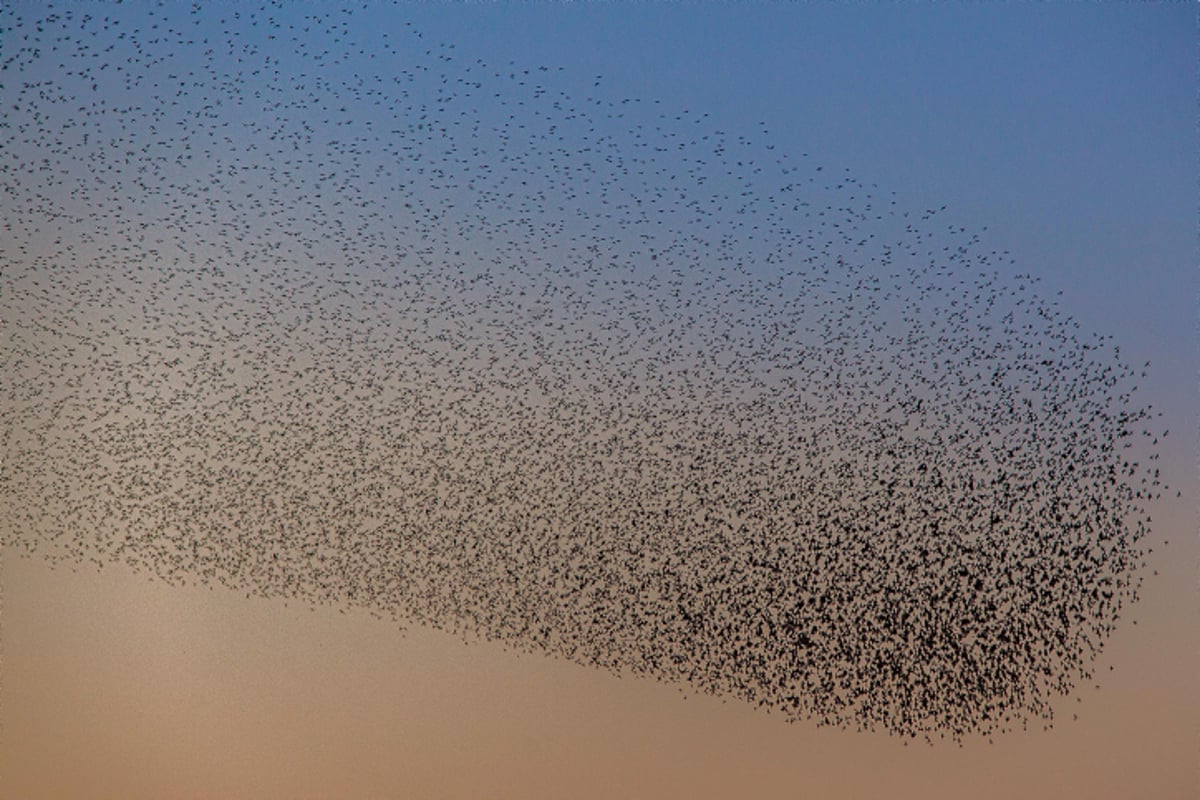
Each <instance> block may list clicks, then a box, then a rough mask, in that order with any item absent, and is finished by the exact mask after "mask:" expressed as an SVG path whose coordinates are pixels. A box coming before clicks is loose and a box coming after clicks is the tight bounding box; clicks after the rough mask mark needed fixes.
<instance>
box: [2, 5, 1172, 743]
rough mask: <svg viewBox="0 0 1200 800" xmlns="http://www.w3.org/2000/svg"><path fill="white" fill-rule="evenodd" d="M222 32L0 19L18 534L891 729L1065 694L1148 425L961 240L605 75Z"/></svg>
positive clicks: (1158, 485) (8, 434) (317, 29)
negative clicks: (619, 88)
mask: <svg viewBox="0 0 1200 800" xmlns="http://www.w3.org/2000/svg"><path fill="white" fill-rule="evenodd" d="M238 9H239V10H237V11H228V10H227V11H226V12H224V14H223V15H222V14H221V13H209V12H208V11H206V12H204V13H201V12H200V10H199V9H197V8H187V7H185V6H183V5H178V6H174V5H168V6H166V7H159V8H154V7H149V6H137V5H136V4H134V5H132V6H110V7H104V8H102V9H86V8H83V7H77V6H74V5H69V4H68V5H63V6H42V5H40V4H39V5H37V6H33V5H30V6H20V7H18V8H17V9H16V10H10V11H7V12H5V15H6V22H5V28H6V30H7V31H8V33H9V37H10V38H9V39H8V40H7V41H9V42H10V43H11V44H10V46H8V47H6V49H5V58H4V61H3V63H2V64H0V70H2V71H3V75H4V87H5V88H4V102H5V107H4V109H3V111H2V112H0V114H2V115H3V117H2V119H3V123H4V124H3V125H2V126H0V153H3V154H4V155H3V157H2V158H0V188H2V189H3V192H0V210H2V213H0V219H3V223H2V225H3V236H2V237H0V263H2V268H0V342H2V343H0V358H2V361H0V363H2V367H0V392H2V397H3V402H0V435H2V436H3V441H4V453H5V457H4V469H3V471H0V509H3V510H2V511H0V532H2V533H3V536H4V543H5V544H6V546H10V547H14V548H16V549H17V550H18V551H19V552H22V553H26V554H28V555H30V556H31V557H38V558H42V559H45V560H47V561H51V562H55V563H57V562H59V561H66V562H69V563H71V564H75V565H80V564H87V563H94V564H95V565H96V566H97V567H98V568H99V567H101V566H103V565H104V564H112V563H121V564H127V565H129V566H131V567H133V568H135V569H137V570H139V571H143V572H148V573H152V574H154V575H156V576H158V577H159V578H161V579H162V580H165V581H167V582H168V583H172V584H199V585H207V586H209V587H226V588H228V589H230V590H236V591H238V592H242V593H245V594H247V595H250V596H260V597H268V598H274V599H279V600H282V601H301V602H302V603H309V604H312V605H327V606H331V607H336V608H338V609H341V610H343V611H344V610H347V609H349V608H352V607H357V608H366V609H368V610H370V611H372V612H373V613H377V614H379V615H383V616H386V617H388V618H390V619H392V620H394V622H395V623H396V626H397V629H402V628H403V627H404V626H407V625H414V624H415V625H427V626H432V627H435V628H438V629H441V630H444V631H448V632H451V633H454V634H456V635H459V636H461V637H463V638H464V639H467V640H471V639H486V640H490V641H496V642H500V643H503V644H504V645H505V646H507V647H510V648H512V649H513V650H514V651H521V652H540V653H546V654H549V655H552V656H554V657H557V658H561V659H565V660H568V661H571V662H575V663H578V664H580V665H585V666H590V667H599V668H602V669H606V670H610V671H612V672H614V673H616V674H635V675H642V676H647V677H650V678H652V679H656V680H659V681H663V682H665V683H668V684H672V685H675V686H677V687H679V688H680V691H681V692H682V693H685V694H688V693H695V692H703V693H708V694H714V695H719V696H722V697H725V698H729V699H734V700H738V701H741V702H745V703H748V704H751V705H755V706H758V707H762V708H764V709H768V710H772V711H775V712H779V713H781V714H783V715H784V717H785V718H786V719H788V720H789V721H790V722H805V721H808V722H811V723H812V724H816V725H832V726H838V727H843V728H848V729H856V730H861V731H883V732H886V733H888V734H891V735H896V736H900V737H904V738H905V739H908V738H914V737H924V738H925V739H927V740H933V739H934V738H950V739H955V740H960V739H962V738H963V737H965V736H969V735H978V736H984V737H990V736H992V735H993V734H996V733H1002V732H1006V731H1011V730H1014V729H1019V728H1022V727H1024V726H1026V725H1027V724H1029V723H1031V722H1041V723H1046V724H1049V723H1050V722H1051V721H1052V719H1053V708H1054V702H1055V701H1056V700H1057V699H1059V698H1062V697H1065V696H1068V695H1069V694H1070V693H1071V692H1072V690H1073V688H1074V686H1076V685H1081V684H1082V682H1083V681H1085V680H1088V679H1091V677H1092V670H1093V667H1094V664H1095V661H1096V658H1097V656H1098V655H1099V653H1100V652H1101V650H1102V647H1103V644H1104V642H1105V641H1106V640H1107V639H1108V638H1109V637H1110V636H1111V635H1112V633H1113V631H1114V630H1116V626H1117V622H1118V620H1119V618H1120V617H1121V616H1122V615H1123V614H1124V613H1125V612H1126V610H1127V609H1128V608H1129V606H1130V605H1131V604H1132V603H1133V602H1134V601H1135V600H1136V599H1137V592H1138V589H1139V586H1140V583H1141V575H1142V573H1143V572H1144V570H1145V567H1146V559H1147V557H1148V551H1147V548H1146V547H1145V544H1144V542H1145V541H1146V538H1147V535H1148V532H1149V530H1150V528H1149V526H1150V516H1149V506H1150V503H1151V502H1152V501H1153V500H1154V499H1157V497H1158V496H1159V495H1160V494H1161V492H1162V491H1163V490H1165V489H1166V488H1167V487H1166V485H1165V483H1164V482H1163V481H1162V480H1161V479H1160V477H1159V474H1158V471H1157V470H1156V469H1155V463H1154V462H1155V461H1156V453H1157V450H1156V449H1155V448H1156V447H1157V446H1158V442H1159V440H1160V439H1162V438H1165V437H1166V436H1167V433H1168V432H1167V431H1166V430H1163V431H1161V432H1157V431H1156V429H1155V427H1154V426H1155V425H1156V423H1155V420H1156V419H1157V412H1156V411H1155V410H1154V408H1153V406H1152V405H1150V404H1148V403H1145V402H1143V401H1141V400H1139V397H1140V394H1139V390H1138V389H1137V388H1136V387H1137V383H1136V382H1135V379H1136V378H1138V377H1139V374H1140V371H1139V373H1138V374H1135V370H1134V369H1132V368H1131V367H1130V366H1129V365H1128V364H1127V363H1125V362H1124V361H1123V360H1122V357H1121V354H1120V350H1119V347H1118V346H1117V345H1116V344H1115V343H1114V342H1112V341H1111V340H1110V339H1109V337H1107V336H1105V335H1102V334H1098V333H1096V334H1089V333H1086V332H1085V331H1083V330H1082V329H1081V328H1080V325H1079V323H1078V322H1077V321H1075V320H1073V319H1072V318H1071V317H1070V316H1069V315H1068V314H1067V313H1066V311H1065V310H1064V307H1063V305H1062V304H1063V303H1065V298H1062V297H1060V295H1061V293H1059V295H1055V297H1054V298H1047V297H1045V296H1044V295H1043V294H1042V292H1041V290H1040V288H1039V280H1038V278H1037V277H1036V276H1034V275H1023V274H1018V273H1015V272H1013V269H1012V266H1013V259H1012V257H1011V255H1010V254H1009V253H1008V251H1006V250H1004V249H1003V247H1002V245H997V246H992V245H990V244H989V241H990V239H989V238H988V237H989V234H987V233H986V228H981V229H978V230H976V229H973V228H969V227H967V226H965V225H962V224H959V223H957V222H954V221H953V220H952V214H953V212H952V211H951V210H950V209H948V208H947V207H946V206H938V207H936V208H930V207H917V206H912V207H907V206H906V205H905V204H904V200H903V198H902V197H901V196H899V195H898V194H897V193H895V192H889V191H887V190H884V189H880V187H879V186H877V185H876V184H875V183H873V182H871V181H870V180H869V179H865V178H860V177H858V176H857V175H855V174H854V172H853V171H852V170H851V169H849V168H842V169H839V168H837V167H836V166H831V165H828V164H814V163H813V161H812V160H811V158H810V156H809V155H808V154H807V153H802V154H801V155H800V156H799V157H797V158H792V157H790V156H789V155H788V144H787V143H786V142H780V141H778V140H776V139H774V138H773V137H772V136H771V134H770V132H769V131H767V130H766V128H765V126H762V125H759V126H757V127H756V126H753V125H751V126H748V129H747V130H744V131H735V130H728V131H727V130H723V129H720V128H718V127H716V126H715V124H714V123H713V122H712V121H710V118H709V116H708V114H706V113H704V112H702V111H693V110H686V109H672V108H671V107H670V103H669V102H668V101H665V100H659V99H653V98H639V97H625V98H617V99H613V97H612V93H611V92H610V91H609V90H608V88H607V85H606V84H605V83H604V80H603V76H600V77H598V78H594V79H593V82H592V85H591V87H590V88H591V89H596V90H597V91H594V92H587V94H586V95H585V96H580V95H579V94H578V90H574V89H572V87H573V86H577V85H579V84H576V83H573V80H574V79H573V77H572V75H571V73H570V71H569V70H567V69H565V68H564V67H557V66H555V65H544V64H532V63H531V64H519V63H515V62H512V63H508V64H490V63H486V62H485V61H484V60H483V59H481V58H477V57H474V56H473V55H471V54H466V55H463V54H462V53H460V52H458V50H457V49H456V46H455V43H453V42H448V43H438V42H434V41H432V37H430V36H427V35H426V34H424V33H423V32H421V31H420V30H418V29H417V28H416V27H415V26H413V25H412V24H411V23H407V22H404V21H402V20H399V19H393V18H392V17H391V16H390V15H384V17H382V18H381V17H380V16H379V15H378V14H372V13H369V12H368V11H366V10H362V9H360V10H354V9H349V8H347V9H344V10H341V11H339V12H337V13H334V12H329V11H323V10H321V9H320V8H307V7H306V8H305V9H304V11H305V12H307V13H305V14H304V15H303V16H298V15H295V14H292V13H284V12H283V10H282V9H281V7H280V6H279V4H276V3H262V4H257V5H256V4H253V3H248V4H246V5H243V6H239V7H238ZM392 13H395V12H392ZM1138 459H1140V460H1138Z"/></svg>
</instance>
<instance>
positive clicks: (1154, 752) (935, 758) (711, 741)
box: [0, 3, 1200, 800]
mask: <svg viewBox="0 0 1200 800" xmlns="http://www.w3.org/2000/svg"><path fill="white" fill-rule="evenodd" d="M304 8H305V6H304V5H302V4H298V5H297V6H296V8H295V10H292V11H290V12H288V13H292V14H295V15H297V19H298V18H299V16H300V15H302V14H303V9H304ZM371 13H379V14H380V17H381V20H384V22H383V23H382V24H399V23H398V22H396V21H395V20H411V21H412V22H413V24H414V26H415V27H416V28H418V29H420V30H421V31H423V32H424V35H425V36H426V37H427V39H428V40H430V41H433V42H440V43H447V44H454V45H455V47H456V51H457V53H458V54H459V55H460V57H463V56H465V55H470V56H474V57H477V58H480V59H483V60H484V61H486V62H488V63H489V64H493V65H503V64H507V63H508V62H510V61H511V62H514V63H515V64H516V65H518V66H521V65H524V66H525V67H534V66H537V65H549V66H553V67H560V66H561V67H563V70H562V72H559V73H555V77H554V80H555V81H557V82H558V83H557V85H558V86H560V87H563V88H564V89H565V90H566V91H568V92H569V93H570V94H572V95H573V96H577V97H588V96H596V97H600V98H609V99H612V100H619V99H621V98H626V97H639V98H643V99H645V100H661V101H662V104H663V106H664V107H665V108H674V109H688V110H690V111H692V112H697V113H707V114H708V115H709V120H708V122H709V124H711V125H712V126H713V127H718V128H721V129H723V130H726V131H730V132H734V133H737V132H742V131H745V132H747V133H752V132H755V131H758V130H760V123H765V127H766V129H767V130H768V131H769V138H770V141H772V142H774V143H775V145H776V147H778V148H780V149H782V150H785V151H787V152H789V153H791V154H792V155H793V156H795V157H799V156H800V154H802V153H806V154H808V156H807V158H808V159H809V160H811V161H814V162H815V163H818V164H823V165H826V168H827V169H836V170H841V169H843V168H850V169H851V170H852V172H853V173H854V174H855V175H856V176H858V177H859V178H860V179H861V180H864V181H867V182H871V183H876V184H878V185H879V186H880V187H881V188H882V189H885V190H888V191H893V192H895V193H896V195H897V199H898V200H899V201H900V202H901V203H902V204H904V205H907V206H908V207H911V208H913V209H921V208H927V207H935V208H936V207H940V206H942V205H945V206H947V210H946V212H944V213H945V214H946V215H947V217H948V220H949V222H950V223H953V224H960V225H963V226H965V227H967V228H970V229H972V230H978V229H980V228H983V227H986V228H987V232H986V234H985V245H986V246H987V247H988V248H996V249H1003V250H1008V251H1010V252H1011V254H1012V257H1013V259H1014V262H1015V263H1014V264H1012V265H1008V266H1006V267H1005V268H1006V269H1009V270H1011V272H1012V273H1013V274H1016V273H1031V274H1033V275H1035V276H1037V277H1038V278H1040V279H1041V282H1042V283H1041V287H1042V291H1044V292H1045V293H1047V294H1049V293H1054V292H1057V291H1059V290H1061V291H1062V292H1063V296H1062V298H1060V303H1061V304H1062V306H1063V307H1064V309H1065V310H1066V311H1067V313H1069V314H1071V315H1072V316H1073V317H1074V318H1076V319H1077V320H1079V322H1080V324H1081V326H1082V327H1083V328H1084V329H1086V330H1090V331H1096V332H1099V333H1104V334H1110V335H1112V336H1113V338H1114V340H1115V341H1116V342H1118V343H1119V344H1120V345H1121V347H1122V355H1123V357H1124V358H1125V359H1126V360H1127V361H1128V362H1129V363H1132V364H1138V365H1140V364H1141V363H1143V362H1145V361H1150V362H1151V369H1150V372H1149V375H1148V377H1147V378H1146V379H1145V380H1144V381H1143V384H1142V389H1143V390H1145V397H1146V399H1147V400H1148V401H1149V402H1151V403H1153V404H1154V406H1155V407H1156V408H1157V409H1159V410H1160V411H1162V412H1163V426H1164V427H1167V428H1170V429H1171V431H1172V433H1171V437H1170V438H1169V439H1168V440H1167V441H1166V444H1165V446H1164V449H1163V451H1162V469H1163V472H1164V475H1165V476H1166V478H1167V480H1168V482H1169V483H1170V484H1171V485H1172V487H1174V488H1177V489H1179V490H1181V492H1182V497H1180V498H1178V499H1176V498H1174V492H1172V493H1171V495H1172V496H1171V497H1170V498H1164V500H1163V501H1161V503H1159V504H1157V505H1156V506H1154V507H1153V509H1152V514H1153V518H1154V523H1155V524H1154V531H1153V539H1154V542H1155V543H1158V542H1167V541H1168V540H1169V544H1165V545H1158V544H1156V546H1155V550H1156V552H1155V554H1154V555H1153V556H1152V558H1151V563H1150V567H1151V568H1152V569H1153V570H1157V573H1158V574H1157V575H1154V576H1148V577H1147V582H1146V584H1145V587H1144V588H1143V590H1142V601H1141V602H1140V603H1139V604H1138V605H1137V606H1136V607H1135V608H1134V611H1133V614H1132V617H1134V618H1136V620H1137V624H1136V625H1132V624H1129V623H1130V622H1131V620H1130V619H1129V618H1127V619H1126V620H1124V622H1125V624H1124V625H1123V627H1121V628H1120V629H1119V630H1118V632H1117V633H1116V634H1115V635H1114V637H1113V638H1112V640H1111V641H1110V643H1109V645H1108V647H1107V649H1106V650H1105V653H1104V655H1103V656H1102V659H1101V661H1100V663H1099V665H1098V673H1097V674H1098V684H1099V688H1093V687H1091V686H1088V687H1083V688H1082V689H1081V690H1080V691H1079V693H1078V697H1079V701H1080V702H1078V703H1077V702H1076V699H1075V698H1070V699H1068V700H1067V701H1066V702H1064V703H1062V704H1061V705H1060V714H1059V718H1058V719H1057V720H1056V725H1055V727H1054V729H1053V730H1051V731H1048V732H1047V731H1043V730H1042V729H1041V728H1040V726H1032V727H1031V730H1029V731H1026V732H1015V733H1010V734H1006V735H1003V736H998V737H996V739H995V741H994V742H993V743H988V742H987V741H983V740H979V739H968V740H967V741H965V742H964V743H963V745H962V746H961V747H960V746H957V745H955V744H951V743H937V744H934V745H933V746H926V745H924V744H915V745H909V746H907V747H905V746H902V743H901V742H900V741H899V740H898V739H896V738H893V737H889V736H887V735H886V734H884V733H878V734H863V733H855V732H853V731H841V730H836V729H828V728H817V727H815V726H812V725H808V724H806V723H804V722H800V723H796V724H787V723H786V722H785V721H784V720H783V719H782V718H781V717H779V716H772V715H769V714H766V713H764V712H760V711H755V710H753V709H750V708H745V707H743V706H742V705H741V704H738V703H734V702H729V703H723V702H721V701H720V700H719V699H714V698H710V697H699V698H697V697H694V696H690V695H689V696H688V697H687V699H686V700H684V699H683V694H686V693H681V692H680V691H679V690H678V689H676V688H674V687H670V686H664V685H660V684H656V683H653V682H651V681H647V680H643V679H635V678H630V677H624V678H616V677H613V676H610V675H608V674H606V673H602V672H599V671H596V670H592V669H587V668H584V667H579V666H576V665H572V664H568V663H565V662H562V661H555V660H552V659H549V658H545V657H542V656H538V655H529V654H514V653H512V652H508V651H506V650H505V649H503V648H502V647H499V646H497V645H492V644H474V645H470V646H467V645H464V644H462V643H461V642H459V641H458V640H456V639H455V638H453V637H450V636H446V635H444V634H439V633H436V632H432V631H426V630H423V629H416V630H410V631H407V632H406V633H404V634H399V633H397V631H396V630H395V626H394V625H393V624H392V623H390V622H388V621H382V620H377V619H373V618H372V617H371V616H370V615H368V614H366V613H363V612H347V613H342V612H340V611H338V610H336V609H329V608H318V609H316V610H315V611H314V610H309V609H308V608H305V607H297V604H295V603H292V604H289V605H285V604H284V603H283V602H281V601H268V600H262V599H247V598H245V597H244V596H242V595H240V594H235V593H231V592H229V591H228V590H225V589H223V588H221V587H217V588H216V589H211V590H210V589H207V588H195V587H191V588H188V587H184V588H180V587H167V586H164V585H163V583H161V582H160V581H155V580H152V579H149V578H148V577H147V576H146V575H145V574H134V573H133V572H132V571H131V570H129V569H128V568H125V567H121V566H113V565H109V566H106V567H105V568H104V569H103V570H99V571H98V570H97V569H96V568H95V567H93V566H92V565H80V566H79V567H78V568H75V569H73V568H72V567H70V566H67V565H60V566H58V567H57V568H56V569H50V568H48V567H47V566H45V565H44V564H43V563H41V562H40V561H38V560H28V559H23V558H19V557H17V556H16V554H15V553H14V552H13V551H12V550H11V549H6V551H5V552H4V560H3V565H2V569H3V572H2V577H3V583H2V590H3V606H2V607H0V625H2V631H0V633H2V637H3V638H2V640H0V643H2V646H3V673H2V676H0V678H2V684H0V720H2V722H3V733H2V736H3V739H2V740H0V741H2V746H0V794H4V795H5V796H13V797H30V798H36V797H145V798H152V797H164V796H178V797H189V796H195V797H247V798H250V797H260V798H270V797H279V798H285V797H313V798H316V797H330V798H332V797H402V796H406V797H514V798H515V797H596V798H601V797H614V796H615V797H643V796H644V797H664V796H687V797H714V798H715V797H729V796H738V795H741V796H748V797H814V798H816V797H820V798H841V797H846V798H849V797H877V796H887V797H894V798H942V797H945V798H951V797H963V796H971V797H981V798H983V797H996V798H1001V797H1014V796H1028V797H1042V796H1044V797H1051V796H1052V797H1062V798H1114V800H1115V799H1116V798H1136V797H1146V798H1191V797H1195V796H1196V794H1197V792H1198V791H1200V776H1198V771H1197V767H1196V764H1198V763H1200V690H1198V689H1197V686H1196V681H1195V675H1196V674H1200V659H1198V657H1197V653H1198V652H1200V619H1198V613H1197V608H1198V607H1200V603H1198V602H1197V600H1198V599H1200V598H1198V597H1197V591H1196V585H1197V580H1196V578H1197V563H1198V553H1200V546H1198V543H1197V537H1196V530H1197V521H1198V516H1197V502H1198V499H1200V479H1198V475H1197V454H1198V453H1200V442H1198V441H1197V434H1196V431H1197V424H1196V423H1197V419H1196V411H1195V409H1196V408H1197V397H1196V394H1197V392H1196V390H1197V375H1198V369H1200V349H1198V346H1197V335H1196V334H1197V328H1196V324H1197V297H1198V295H1197V289H1198V286H1197V280H1196V271H1195V270H1196V264H1197V247H1196V233H1195V231H1196V218H1197V215H1196V212H1197V197H1196V176H1197V175H1198V174H1200V170H1198V166H1200V165H1198V163H1197V147H1196V105H1195V98H1196V96H1197V95H1196V93H1197V84H1196V74H1197V67H1196V64H1197V59H1196V56H1197V52H1196V42H1197V37H1196V33H1197V24H1196V11H1195V7H1194V5H1192V4H1187V3H1162V4H1119V5H1118V4H1076V3H1069V4H1068V3H1051V4H1037V5H1034V4H1004V5H967V4H962V5H945V6H942V5H939V6H934V5H932V4H921V5H917V4H912V5H879V6H876V5H865V4H796V5H784V4H765V3H764V4H715V3H714V4H706V3H694V4H662V5H652V4H624V3H596V4H587V3H571V4H521V5H516V4H507V3H497V4H487V5H485V4H467V5H465V6H462V7H452V6H450V5H448V4H441V3H431V4H419V5H414V6H404V7H402V9H401V10H400V11H387V12H382V11H378V10H373V11H372V12H371ZM7 47H8V45H7V44H5V43H2V42H0V48H3V49H7ZM597 76H599V81H597ZM0 80H4V79H3V78H0ZM0 379H2V376H0ZM1110 666H1111V667H1112V670H1111V671H1110V669H1109V667H1110ZM1073 713H1077V714H1078V719H1073V718H1072V714H1073Z"/></svg>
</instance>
